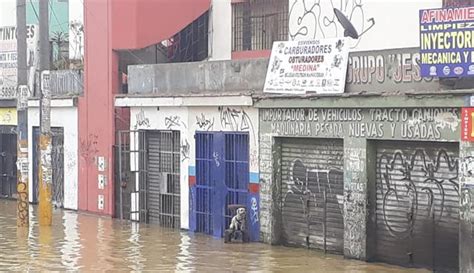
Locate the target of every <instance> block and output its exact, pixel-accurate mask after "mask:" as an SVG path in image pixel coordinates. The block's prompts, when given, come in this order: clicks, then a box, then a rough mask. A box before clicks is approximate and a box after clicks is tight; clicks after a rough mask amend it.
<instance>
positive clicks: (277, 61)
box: [263, 38, 349, 94]
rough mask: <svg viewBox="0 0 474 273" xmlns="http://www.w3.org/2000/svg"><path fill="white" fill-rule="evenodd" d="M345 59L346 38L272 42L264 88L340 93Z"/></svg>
mask: <svg viewBox="0 0 474 273" xmlns="http://www.w3.org/2000/svg"><path fill="white" fill-rule="evenodd" d="M348 58H349V47H348V43H347V40H346V39H345V38H335V39H322V40H309V41H284V42H274V43H273V48H272V54H271V57H270V62H269V64H268V70H267V77H266V79H265V87H264V89H263V91H264V92H268V93H288V94H305V93H307V92H315V93H318V94H336V93H343V92H344V87H345V81H346V72H347V62H348Z"/></svg>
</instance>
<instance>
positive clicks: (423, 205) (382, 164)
mask: <svg viewBox="0 0 474 273" xmlns="http://www.w3.org/2000/svg"><path fill="white" fill-rule="evenodd" d="M376 168H377V171H376V200H377V202H376V210H375V214H376V253H375V254H376V259H377V260H379V261H383V262H389V263H395V264H401V265H404V266H415V267H419V266H421V267H428V268H432V269H435V270H436V271H444V270H452V271H457V270H458V228H459V226H458V222H459V209H458V207H459V193H458V192H459V184H458V144H455V143H427V142H426V143H421V142H390V141H387V142H380V143H378V144H377V167H376Z"/></svg>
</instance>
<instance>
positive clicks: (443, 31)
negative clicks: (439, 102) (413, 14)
mask: <svg viewBox="0 0 474 273" xmlns="http://www.w3.org/2000/svg"><path fill="white" fill-rule="evenodd" d="M420 53H421V64H420V66H421V76H422V77H440V78H441V77H465V76H472V75H474V7H462V8H448V9H425V10H420Z"/></svg>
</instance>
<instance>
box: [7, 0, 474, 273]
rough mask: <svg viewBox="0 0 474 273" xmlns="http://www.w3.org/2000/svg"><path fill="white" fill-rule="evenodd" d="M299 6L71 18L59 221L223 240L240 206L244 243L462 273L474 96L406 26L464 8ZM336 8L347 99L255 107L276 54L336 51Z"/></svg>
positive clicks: (187, 7)
mask: <svg viewBox="0 0 474 273" xmlns="http://www.w3.org/2000/svg"><path fill="white" fill-rule="evenodd" d="M309 2H312V1H303V0H261V1H234V0H212V1H211V0H199V1H196V0H194V1H190V0H182V1H176V0H174V1H159V2H158V1H145V0H138V1H112V0H104V1H96V0H85V1H84V4H85V5H84V10H83V11H84V35H85V37H86V38H87V39H86V40H85V44H84V48H85V52H84V53H85V55H84V58H85V63H84V65H85V67H84V74H85V81H84V94H83V95H81V96H79V98H77V99H71V98H67V99H60V98H58V99H57V100H55V102H54V103H53V115H54V116H53V118H52V122H53V127H62V129H61V128H58V129H57V143H59V144H60V143H63V145H64V151H63V155H62V156H63V162H64V163H63V164H64V165H63V166H67V167H68V169H67V176H68V177H67V179H65V180H64V184H63V186H64V187H65V188H67V191H66V190H65V191H64V199H63V200H64V201H63V203H64V207H66V208H72V209H76V208H77V209H79V210H83V211H90V212H94V213H99V214H104V215H109V216H115V217H120V218H126V219H130V220H133V221H140V222H156V223H159V224H160V225H163V226H168V227H173V228H183V229H189V230H191V231H194V232H202V233H207V234H212V235H214V236H218V237H219V236H222V233H223V230H224V229H225V228H226V226H227V225H228V223H229V219H230V216H231V214H232V210H231V209H230V205H233V204H241V205H242V204H243V205H246V207H247V211H248V215H249V216H248V221H249V223H250V225H249V226H250V230H251V239H252V240H254V241H263V242H266V243H272V244H284V245H293V246H298V247H309V248H314V249H320V250H322V251H327V252H331V253H337V254H341V255H344V256H345V257H348V258H356V259H360V260H367V261H382V262H388V263H394V264H401V265H404V266H420V267H427V268H433V269H436V270H454V271H456V270H459V271H462V272H469V271H472V270H473V268H474V251H473V250H472V245H473V242H474V241H473V234H472V225H473V221H474V220H473V218H472V212H473V209H472V202H471V199H472V194H474V192H473V190H472V189H471V188H470V186H469V185H470V184H471V181H472V180H473V178H472V172H473V171H472V164H471V161H472V160H471V157H472V154H473V150H474V148H473V147H472V145H471V144H470V142H467V141H464V140H463V139H462V137H461V136H462V135H461V131H462V124H463V118H465V117H464V114H465V112H464V108H465V107H470V106H473V105H472V104H471V101H473V100H472V99H471V94H472V83H471V82H470V81H469V80H465V79H462V80H439V79H437V78H422V77H421V76H420V67H419V65H418V63H419V59H420V55H419V9H425V8H436V7H442V6H443V4H444V5H448V4H449V5H452V4H453V2H457V3H454V4H466V3H463V1H445V3H443V1H427V0H426V1H417V2H416V3H412V2H410V3H408V1H407V2H406V3H405V2H403V3H399V2H393V3H387V1H382V0H367V1H365V0H363V1H320V2H312V4H311V5H309V4H308V3H309ZM448 2H449V3H448ZM334 8H337V9H338V10H340V11H341V12H342V13H343V14H345V15H346V16H347V17H348V19H349V21H350V22H351V23H352V25H353V26H354V28H355V29H356V31H357V32H358V33H359V34H361V35H360V37H358V38H357V39H353V40H350V47H351V54H350V56H349V65H348V73H347V78H346V84H345V90H344V93H343V94H335V95H318V94H304V95H275V94H269V93H263V84H264V80H265V75H266V71H267V65H268V60H267V58H268V57H269V56H270V49H271V46H272V42H273V41H277V40H301V39H320V38H330V37H341V36H343V35H344V30H343V28H342V26H341V24H340V23H339V21H338V20H337V18H336V16H335V13H334ZM177 14H179V16H177ZM400 18H403V20H401V19H400ZM394 22H397V23H394ZM157 26H166V27H157ZM388 34H390V35H388ZM78 35H79V34H78ZM79 36H80V35H79ZM81 41H82V38H80V37H79V38H78V43H80V42H81ZM78 48H79V52H80V51H81V50H80V48H81V46H80V45H79V47H78ZM79 55H80V54H79ZM75 56H77V55H75ZM79 58H80V57H79ZM67 89H68V88H65V89H64V90H67ZM76 95H77V94H76ZM0 105H2V106H4V107H5V108H11V107H12V106H11V105H10V104H8V103H7V102H3V104H0ZM29 105H30V107H31V108H30V110H29V112H30V115H31V122H30V124H31V125H30V128H29V130H30V133H31V134H30V135H31V137H30V139H31V142H34V141H33V139H34V135H35V134H34V131H35V128H34V127H35V126H36V124H37V112H38V111H37V109H36V108H35V107H36V105H37V103H36V102H35V101H30V104H29ZM0 110H1V109H0ZM6 112H8V109H7V110H6ZM6 112H5V113H6ZM4 116H6V114H4ZM0 117H2V115H1V112H0ZM3 120H4V121H3V122H4V123H3V125H4V127H0V129H1V130H7V131H8V130H9V128H11V126H12V125H11V124H10V123H8V122H12V121H11V120H13V119H11V120H10V119H8V121H5V120H7V119H6V118H4V119H3ZM74 120H76V121H77V124H76V122H73V121H74ZM68 121H71V122H68ZM1 122H2V121H1V119H0V125H1V124H2V123H1ZM9 126H10V127H9ZM2 132H3V131H2ZM62 135H63V138H62V137H61V136H62ZM76 136H77V138H76ZM75 138H76V139H75ZM61 141H62V142H61ZM31 142H30V143H31ZM66 145H67V146H68V147H67V148H66ZM58 146H61V145H58ZM75 147H76V148H77V152H75V151H76V150H74V148H75ZM30 154H34V152H33V150H31V152H30ZM58 154H59V158H61V155H60V153H58ZM74 157H76V158H77V161H76V162H77V164H74V160H73V158H74ZM30 162H31V160H30ZM31 164H33V163H31ZM30 169H32V171H31V174H32V175H31V176H33V173H34V170H33V169H34V167H33V166H32V165H30ZM76 171H77V177H76V178H74V176H75V172H76ZM64 175H65V176H66V172H65V173H64ZM30 181H34V177H31V178H30ZM66 184H67V185H66ZM473 184H474V183H473ZM33 185H34V183H33V184H32V188H31V192H34V190H33V189H34V186H33ZM76 185H77V187H78V188H77V193H76V189H75V186H76ZM30 200H31V201H34V195H32V196H31V197H30Z"/></svg>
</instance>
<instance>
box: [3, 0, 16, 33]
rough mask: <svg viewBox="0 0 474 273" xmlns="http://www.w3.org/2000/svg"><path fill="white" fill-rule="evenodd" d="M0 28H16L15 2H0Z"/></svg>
mask: <svg viewBox="0 0 474 273" xmlns="http://www.w3.org/2000/svg"><path fill="white" fill-rule="evenodd" d="M1 26H16V0H0V27H1Z"/></svg>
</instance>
